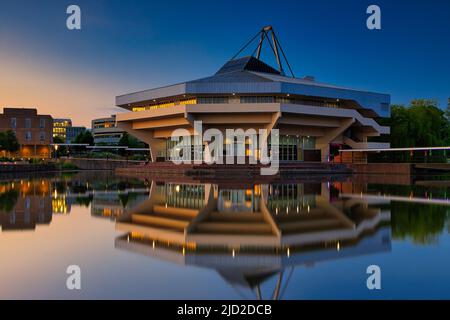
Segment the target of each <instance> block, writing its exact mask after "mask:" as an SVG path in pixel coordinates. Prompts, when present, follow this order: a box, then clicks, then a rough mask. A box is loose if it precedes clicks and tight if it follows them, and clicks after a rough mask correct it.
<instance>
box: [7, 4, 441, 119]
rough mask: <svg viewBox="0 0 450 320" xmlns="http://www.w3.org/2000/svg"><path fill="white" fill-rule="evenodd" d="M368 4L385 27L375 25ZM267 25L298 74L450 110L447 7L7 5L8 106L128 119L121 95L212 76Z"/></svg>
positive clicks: (57, 114) (71, 115) (55, 113)
mask: <svg viewBox="0 0 450 320" xmlns="http://www.w3.org/2000/svg"><path fill="white" fill-rule="evenodd" d="M70 4H77V5H79V6H80V7H81V13H82V22H81V23H82V29H81V30H74V31H70V30H68V29H67V28H66V18H67V14H66V8H67V6H68V5H70ZM370 4H377V5H379V6H380V7H381V10H382V30H375V31H371V30H368V29H367V28H366V19H367V17H368V15H367V14H366V8H367V6H368V5H370ZM269 24H270V25H273V27H274V28H275V31H276V32H277V34H278V37H279V39H280V41H281V43H282V45H283V48H284V50H285V52H286V54H287V57H288V59H289V62H290V64H291V66H292V67H293V69H294V73H295V75H296V76H297V77H303V76H305V75H313V76H315V78H316V80H317V81H320V82H326V83H332V84H337V85H341V86H348V87H355V88H358V89H365V90H370V91H377V92H383V93H389V94H391V96H392V102H393V103H403V104H406V103H408V102H409V101H410V100H411V99H413V98H430V99H431V98H435V99H439V102H440V105H441V107H442V108H444V107H445V106H446V104H447V98H449V97H450V1H447V0H435V1H407V0H396V1H380V0H376V1H366V0H354V1H350V0H348V1H345V0H344V1H335V0H327V1H325V0H323V1H321V0H317V1H299V0H296V1H281V0H278V1H263V0H258V1H239V2H237V1H230V0H228V1H211V0H210V1H186V0H184V1H182V0H181V1H178V0H165V1H159V2H157V1H137V0H135V1H133V0H130V1H123V0H85V1H83V0H73V1H65V0H54V1H50V0H42V1H31V0H28V1H24V0H0V107H5V106H16V107H37V108H38V110H39V112H40V113H47V114H51V115H52V116H53V117H55V118H58V117H68V118H72V119H73V122H74V125H85V126H88V127H90V121H91V119H93V118H95V117H102V116H109V115H111V114H113V113H116V112H120V111H121V110H120V109H119V108H116V107H114V99H115V96H116V95H120V94H124V93H128V92H133V91H138V90H144V89H149V88H152V87H157V86H163V85H168V84H174V83H177V82H182V81H186V80H193V79H196V78H201V77H205V76H209V75H211V74H213V73H214V72H215V71H217V69H219V68H220V67H221V66H222V65H223V64H224V63H225V62H226V61H227V60H228V59H230V58H231V57H232V56H233V55H234V54H235V53H236V52H237V51H238V50H239V49H240V47H241V46H242V45H243V44H245V43H246V42H247V41H248V40H249V39H250V38H251V37H252V36H253V35H255V34H256V32H257V31H258V30H259V29H260V28H261V27H262V26H264V25H269ZM252 49H253V48H252ZM251 51H252V50H250V52H251ZM250 52H249V53H250ZM263 58H264V56H263Z"/></svg>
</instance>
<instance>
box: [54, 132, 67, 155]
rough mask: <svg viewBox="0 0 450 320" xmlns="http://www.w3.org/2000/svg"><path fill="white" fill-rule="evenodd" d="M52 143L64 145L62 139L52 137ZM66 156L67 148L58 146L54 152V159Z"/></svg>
mask: <svg viewBox="0 0 450 320" xmlns="http://www.w3.org/2000/svg"><path fill="white" fill-rule="evenodd" d="M53 143H55V144H58V143H66V142H65V141H64V139H63V138H62V137H60V136H55V137H53ZM65 155H67V147H66V146H58V149H57V150H56V157H57V158H59V157H61V156H65Z"/></svg>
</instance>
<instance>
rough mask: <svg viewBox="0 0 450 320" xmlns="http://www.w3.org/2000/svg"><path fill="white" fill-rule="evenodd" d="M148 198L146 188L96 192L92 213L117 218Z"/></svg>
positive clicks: (96, 215)
mask: <svg viewBox="0 0 450 320" xmlns="http://www.w3.org/2000/svg"><path fill="white" fill-rule="evenodd" d="M147 198H148V191H146V190H140V191H139V190H138V191H132V190H124V191H109V192H100V193H95V195H94V197H93V198H92V202H91V215H92V216H95V217H103V218H110V219H116V218H117V217H118V216H120V215H122V214H123V213H124V211H126V210H128V209H129V208H132V207H134V206H135V205H136V204H137V203H139V202H142V201H144V200H145V199H147Z"/></svg>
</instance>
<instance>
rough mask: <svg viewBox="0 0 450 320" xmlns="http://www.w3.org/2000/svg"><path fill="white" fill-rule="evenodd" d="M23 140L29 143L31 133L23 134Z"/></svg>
mask: <svg viewBox="0 0 450 320" xmlns="http://www.w3.org/2000/svg"><path fill="white" fill-rule="evenodd" d="M25 140H26V141H31V132H30V131H27V132H26V133H25Z"/></svg>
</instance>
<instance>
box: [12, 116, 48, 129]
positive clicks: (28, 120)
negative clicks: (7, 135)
mask: <svg viewBox="0 0 450 320" xmlns="http://www.w3.org/2000/svg"><path fill="white" fill-rule="evenodd" d="M11 128H13V129H16V128H17V118H11ZM25 128H26V129H31V118H25ZM39 128H41V129H43V128H45V119H44V118H41V119H39Z"/></svg>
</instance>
